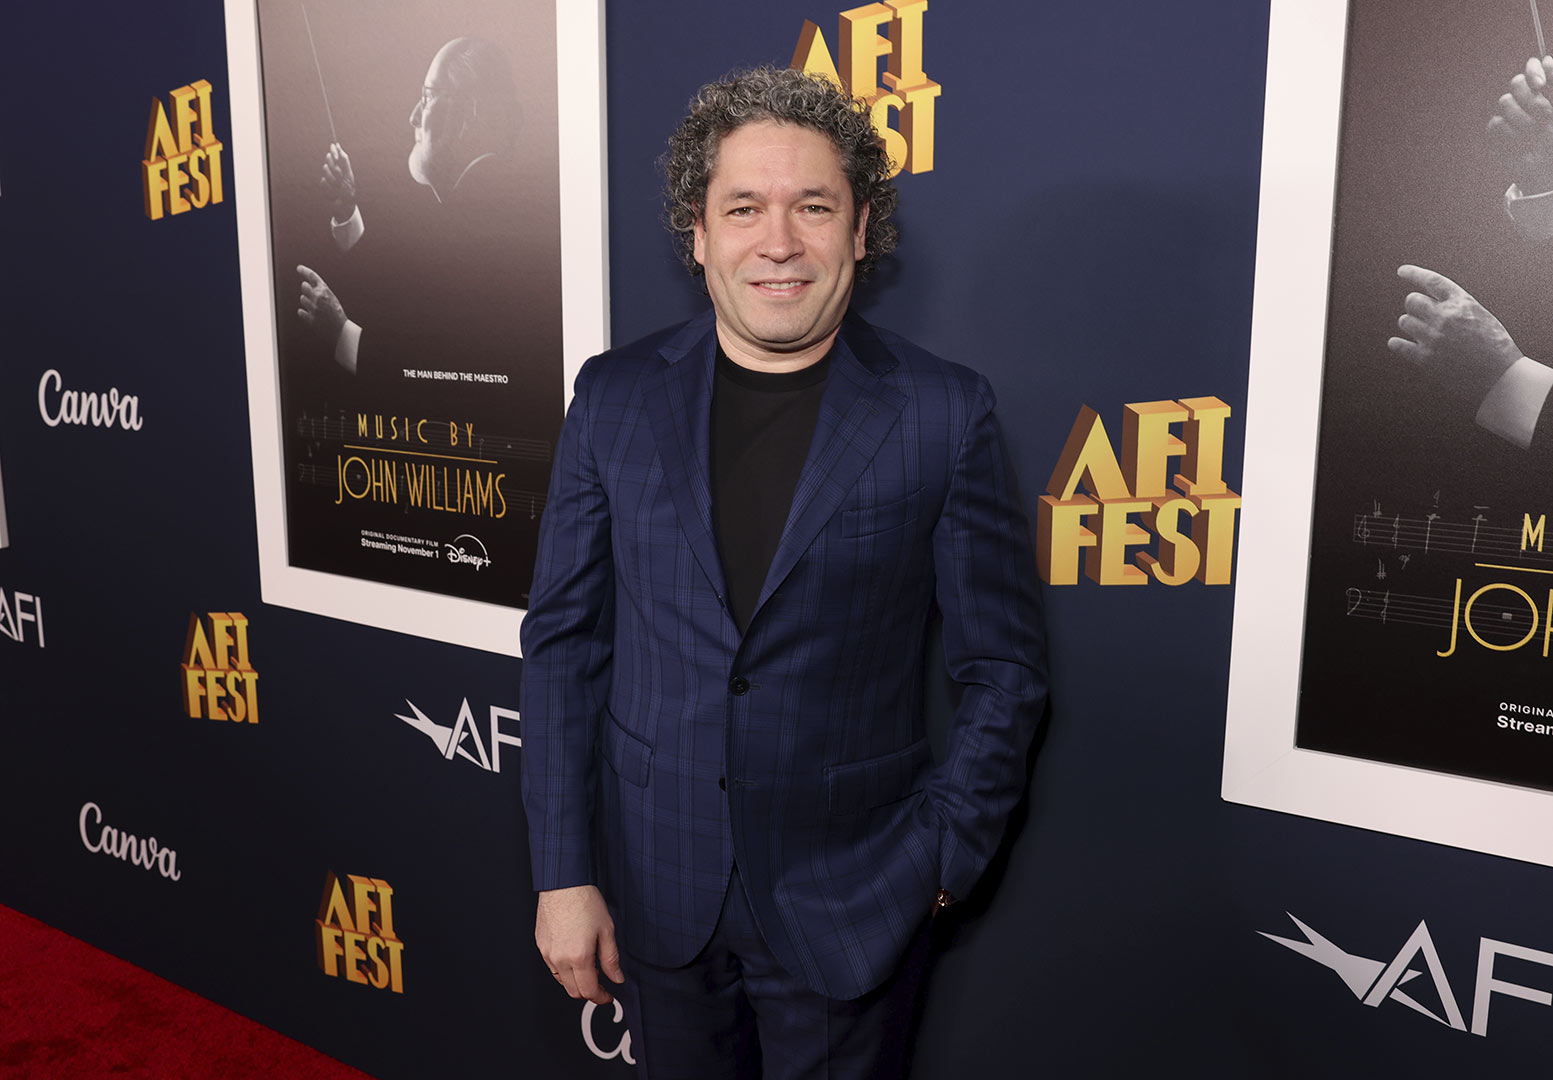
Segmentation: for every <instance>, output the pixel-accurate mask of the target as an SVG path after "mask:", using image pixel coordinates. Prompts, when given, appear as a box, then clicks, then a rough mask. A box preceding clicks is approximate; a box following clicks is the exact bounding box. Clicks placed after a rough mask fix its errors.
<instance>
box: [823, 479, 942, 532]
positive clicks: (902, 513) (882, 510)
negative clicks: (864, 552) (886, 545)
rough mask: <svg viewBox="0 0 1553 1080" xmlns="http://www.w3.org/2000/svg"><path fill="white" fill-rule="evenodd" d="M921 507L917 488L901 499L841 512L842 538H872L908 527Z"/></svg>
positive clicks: (920, 497)
mask: <svg viewBox="0 0 1553 1080" xmlns="http://www.w3.org/2000/svg"><path fill="white" fill-rule="evenodd" d="M921 505H922V489H921V488H918V489H917V490H916V491H913V492H912V493H911V494H910V495H907V496H906V497H905V498H903V499H894V500H892V501H890V502H887V503H880V504H878V505H877V506H862V507H858V508H856V509H854V510H843V511H842V512H841V535H842V536H872V535H874V534H875V533H882V532H889V531H890V530H891V529H899V528H901V527H903V526H906V525H910V524H911V523H912V522H914V521H916V520H917V512H918V510H919V509H920V508H921Z"/></svg>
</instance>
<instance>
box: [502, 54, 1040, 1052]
mask: <svg viewBox="0 0 1553 1080" xmlns="http://www.w3.org/2000/svg"><path fill="white" fill-rule="evenodd" d="M664 166H665V171H666V173H667V175H668V186H667V202H668V208H667V209H668V220H669V225H670V228H671V230H672V231H673V232H674V233H675V235H676V237H677V238H678V241H679V243H680V244H681V247H682V251H683V253H684V256H685V260H686V265H687V267H688V268H689V269H690V271H691V272H692V273H693V274H704V275H705V281H706V290H707V293H708V294H709V296H710V297H711V301H712V310H711V311H710V312H709V313H707V314H706V315H703V316H702V317H700V318H696V319H693V320H691V321H690V322H688V323H686V324H684V325H681V326H677V327H673V328H670V329H668V330H664V331H661V332H659V333H657V334H653V335H651V336H650V337H647V338H644V339H643V340H641V341H638V342H634V343H632V344H630V345H625V346H622V347H620V348H616V349H612V350H610V351H609V352H607V353H604V354H603V355H601V356H597V357H594V358H593V359H592V360H590V361H588V363H587V364H586V365H584V366H583V369H582V371H581V373H580V374H579V375H578V377H577V383H576V395H575V397H574V399H573V401H572V405H571V409H570V411H569V412H568V414H567V418H566V423H565V426H564V428H563V430H562V434H561V442H560V446H559V448H558V449H557V452H556V461H555V469H554V476H553V479H552V481H551V486H550V497H549V502H548V505H547V507H546V510H545V515H544V519H543V521H542V523H541V536H540V550H539V558H538V565H537V567H536V569H535V576H534V588H533V593H532V603H531V607H530V609H529V612H528V615H527V617H526V618H525V620H524V623H523V634H522V637H523V655H524V665H523V692H522V712H523V744H524V745H523V799H524V805H525V808H526V810H527V814H528V821H529V838H530V848H531V855H532V860H533V875H534V884H535V888H536V889H538V890H539V902H538V903H539V908H538V918H537V921H536V925H535V939H536V941H537V943H538V945H539V949H540V953H541V955H542V956H543V957H544V958H545V960H546V961H547V965H548V967H549V969H550V971H551V973H552V975H554V977H555V979H556V980H557V981H558V982H560V984H561V985H562V986H563V987H564V988H565V989H566V991H567V992H568V993H569V994H570V995H571V996H573V997H576V998H587V999H588V1000H590V1001H594V1002H597V1003H600V1004H604V1003H608V1002H609V1001H611V1000H612V999H611V995H610V994H609V992H608V990H607V989H605V987H604V986H603V985H602V984H601V982H600V980H599V978H598V971H599V968H602V970H603V972H604V974H605V975H606V976H607V977H608V978H609V979H610V980H612V981H613V982H614V983H617V984H620V986H619V991H618V992H619V993H620V995H621V998H622V999H623V1003H624V1006H625V1013H626V1019H627V1021H628V1023H629V1026H630V1031H631V1035H632V1043H631V1047H632V1051H633V1053H634V1054H635V1057H636V1061H637V1064H638V1065H639V1066H640V1067H641V1068H643V1070H644V1072H645V1075H646V1076H648V1077H652V1078H654V1080H656V1078H661V1077H669V1076H683V1077H696V1078H698V1080H699V1078H705V1077H714V1076H729V1077H734V1076H765V1077H768V1078H770V1077H798V1076H820V1075H823V1076H857V1077H884V1076H899V1075H901V1074H902V1073H903V1072H904V1069H905V1065H906V1045H907V1040H906V1035H907V1029H908V1026H909V1023H910V1020H911V1017H912V1009H913V1005H914V1002H915V1000H916V996H917V989H918V986H919V983H920V976H921V974H922V972H923V970H924V967H925V963H926V947H927V941H928V933H927V927H928V923H929V920H930V917H931V915H932V914H933V913H934V912H936V911H937V910H938V909H940V908H941V907H943V906H944V905H946V904H948V903H951V902H952V901H953V899H954V897H956V896H964V895H965V894H966V893H967V892H968V891H969V890H970V889H971V887H972V885H973V884H974V883H975V881H976V879H977V877H978V876H979V875H980V874H981V872H982V870H983V868H984V867H985V866H986V863H987V860H988V858H989V857H990V856H991V854H992V852H993V850H994V848H996V846H997V844H998V842H999V839H1000V837H1001V835H1002V832H1003V827H1004V824H1005V822H1006V819H1007V817H1008V814H1009V812H1010V810H1011V809H1012V807H1013V806H1014V804H1015V802H1016V801H1017V800H1018V798H1019V795H1020V792H1021V790H1022V788H1023V785H1024V782H1025V778H1026V768H1025V762H1026V752H1027V749H1028V747H1029V743H1030V739H1031V736H1032V734H1033V732H1034V729H1035V727H1036V724H1037V722H1038V719H1039V717H1040V714H1041V710H1042V707H1043V703H1044V699H1045V694H1046V668H1045V642H1044V631H1043V628H1042V622H1041V613H1040V603H1039V598H1038V594H1037V591H1036V585H1035V569H1034V566H1033V564H1032V560H1031V558H1030V550H1029V534H1028V527H1027V525H1026V522H1025V519H1024V516H1023V514H1022V511H1021V510H1020V508H1019V505H1018V496H1017V493H1016V487H1015V483H1014V478H1013V476H1012V475H1011V472H1010V468H1009V464H1008V460H1007V456H1006V454H1005V452H1004V449H1003V444H1002V438H1001V434H1000V431H999V427H998V424H997V421H996V420H995V419H994V417H993V414H992V405H993V399H992V393H991V390H990V389H989V388H988V386H987V383H986V380H985V379H983V378H982V377H981V376H979V375H977V374H975V373H974V372H972V371H969V370H968V369H966V368H963V367H959V366H957V365H954V364H950V363H947V362H945V361H943V360H940V359H938V358H937V357H935V356H932V355H930V354H929V353H927V352H925V351H924V350H922V349H920V348H918V347H916V346H915V345H912V344H911V343H910V342H908V341H905V340H903V339H901V338H900V337H897V336H896V335H893V334H890V333H888V332H887V331H884V330H879V329H876V328H874V327H872V326H870V325H869V324H867V323H866V322H864V321H863V320H862V319H861V318H859V317H858V316H857V315H855V314H853V313H850V312H849V311H848V304H849V301H850V299H851V296H852V288H853V283H854V280H855V279H856V278H857V277H858V276H860V275H861V274H863V273H866V272H867V271H868V270H869V269H871V268H872V267H873V265H874V264H875V263H876V262H877V261H878V260H879V259H880V258H882V257H883V256H885V255H887V254H888V253H889V252H890V250H891V249H892V248H893V247H894V245H895V239H896V236H895V228H894V226H893V225H892V224H891V223H890V221H889V218H890V215H891V212H892V211H893V210H894V208H895V197H896V196H895V190H894V188H893V187H892V186H891V184H890V181H889V172H890V169H889V161H888V160H887V158H886V156H885V154H884V150H883V148H882V144H881V143H880V140H879V139H878V137H877V136H876V135H875V133H874V131H873V128H872V125H871V123H870V118H869V113H868V111H867V110H866V108H864V107H862V106H861V105H859V104H858V103H856V102H854V101H852V100H850V99H849V98H847V97H846V96H845V95H844V94H843V93H842V92H841V91H840V90H839V89H838V88H836V87H835V86H833V85H832V84H831V83H829V82H826V81H825V80H822V79H818V78H812V77H809V76H806V75H804V74H802V73H801V72H796V71H786V70H779V69H774V68H762V69H757V70H754V71H749V72H744V73H741V74H737V75H734V76H732V77H730V78H728V79H727V80H725V81H723V82H720V83H716V84H713V85H710V86H707V87H704V88H703V89H702V90H701V92H700V93H699V94H698V95H697V97H696V98H695V100H694V101H692V103H691V109H690V115H689V116H688V117H687V118H686V119H685V120H684V122H683V123H682V124H681V125H680V127H679V130H678V131H677V132H676V133H675V134H674V137H673V139H672V140H671V142H670V148H669V151H668V153H667V154H666V155H665V158H664ZM935 610H937V611H940V612H941V613H942V618H943V643H944V658H945V660H946V661H947V665H948V670H949V674H950V675H951V676H952V678H953V679H954V680H955V681H956V682H957V683H958V684H959V688H960V697H959V702H958V706H957V710H956V714H955V718H954V722H953V724H952V726H951V729H950V731H949V734H948V739H947V746H946V747H944V748H943V750H942V752H941V753H940V754H939V755H938V758H937V762H936V764H935V757H934V754H933V751H932V749H931V748H930V746H929V742H928V738H927V734H926V725H925V720H924V710H923V677H924V672H925V664H926V663H927V655H926V653H927V649H926V642H927V640H928V637H929V627H930V622H931V620H932V618H933V616H934V612H935Z"/></svg>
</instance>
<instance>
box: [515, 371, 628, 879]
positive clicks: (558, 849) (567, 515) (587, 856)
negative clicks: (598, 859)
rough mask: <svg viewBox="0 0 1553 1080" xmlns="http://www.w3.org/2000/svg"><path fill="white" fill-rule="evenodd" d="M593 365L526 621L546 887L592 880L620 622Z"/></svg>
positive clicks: (528, 717) (573, 413)
mask: <svg viewBox="0 0 1553 1080" xmlns="http://www.w3.org/2000/svg"><path fill="white" fill-rule="evenodd" d="M596 363H597V358H595V359H594V360H590V361H589V362H588V363H587V364H584V365H583V368H582V370H581V371H580V372H579V373H578V375H577V382H576V386H575V393H574V395H573V397H572V404H571V408H570V409H569V410H568V411H567V415H566V421H565V423H564V424H563V425H562V427H561V440H560V443H559V445H558V446H557V447H556V456H555V464H554V467H553V468H552V470H551V476H550V491H549V494H548V496H547V497H546V501H545V511H544V516H543V518H542V519H541V520H540V523H539V552H538V556H537V557H536V559H535V564H534V583H533V586H532V587H531V589H530V592H529V609H528V613H527V614H526V615H525V616H524V618H523V627H522V631H521V642H522V646H523V673H522V677H523V686H522V691H521V694H520V697H519V708H520V710H521V713H522V718H523V719H522V730H523V753H522V762H523V767H522V777H523V807H524V812H525V814H526V815H527V817H528V836H529V855H530V859H531V862H532V870H533V879H534V888H535V889H536V890H545V889H561V888H567V887H569V886H572V885H586V884H592V883H594V860H593V851H592V819H593V808H594V792H595V790H596V782H595V774H594V770H595V768H596V761H597V755H596V752H595V748H596V745H597V742H598V718H599V711H600V709H601V708H602V707H603V702H604V697H605V692H606V690H607V685H608V677H609V664H610V655H611V649H612V644H613V631H614V577H615V575H614V563H613V560H612V557H611V551H610V514H609V500H608V497H607V494H606V492H605V489H604V486H603V484H602V482H601V480H600V477H599V471H598V467H597V464H596V462H595V460H594V457H593V448H592V434H593V423H592V419H591V413H590V409H591V405H590V401H589V397H590V391H591V389H592V384H593V375H594V372H595V365H596Z"/></svg>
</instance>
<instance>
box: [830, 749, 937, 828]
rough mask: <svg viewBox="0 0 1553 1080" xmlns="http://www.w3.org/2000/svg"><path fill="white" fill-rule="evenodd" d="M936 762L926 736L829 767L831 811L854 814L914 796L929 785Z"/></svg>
mask: <svg viewBox="0 0 1553 1080" xmlns="http://www.w3.org/2000/svg"><path fill="white" fill-rule="evenodd" d="M932 765H933V749H932V747H931V746H929V745H928V741H927V740H926V739H919V740H917V741H916V742H914V743H912V744H911V745H910V746H908V747H906V748H905V749H904V750H896V751H894V752H892V753H888V754H884V755H882V756H880V757H876V758H868V759H867V760H865V761H853V762H849V763H847V764H845V765H832V766H830V767H829V768H827V769H826V770H825V786H826V788H827V789H828V794H829V797H830V812H831V813H833V814H854V813H857V812H858V811H859V810H868V809H871V808H872V807H876V806H885V805H887V804H888V803H892V802H896V801H898V800H900V799H904V798H905V797H906V796H908V795H913V794H915V793H916V792H918V791H920V790H921V789H922V787H923V786H924V785H925V784H926V782H927V773H928V770H929V769H930V768H932Z"/></svg>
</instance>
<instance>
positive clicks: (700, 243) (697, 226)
mask: <svg viewBox="0 0 1553 1080" xmlns="http://www.w3.org/2000/svg"><path fill="white" fill-rule="evenodd" d="M690 235H691V236H692V237H694V238H695V243H693V244H692V245H691V247H690V253H691V254H692V255H694V256H695V257H696V262H698V263H700V264H701V265H702V266H705V265H706V212H705V211H704V210H702V209H700V208H699V207H698V208H697V210H696V220H695V221H694V222H693V223H692V224H691V226H690Z"/></svg>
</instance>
